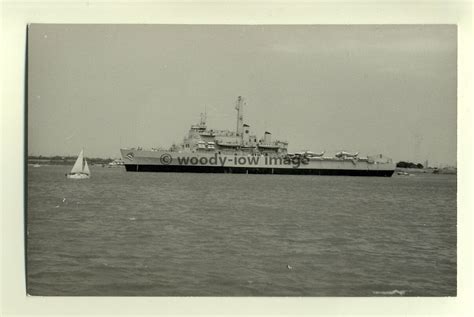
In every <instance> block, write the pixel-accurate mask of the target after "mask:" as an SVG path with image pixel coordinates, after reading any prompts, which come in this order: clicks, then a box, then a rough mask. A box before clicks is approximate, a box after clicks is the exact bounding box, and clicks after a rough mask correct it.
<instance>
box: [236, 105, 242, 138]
mask: <svg viewBox="0 0 474 317" xmlns="http://www.w3.org/2000/svg"><path fill="white" fill-rule="evenodd" d="M235 110H237V128H236V130H235V132H236V134H237V135H238V136H242V135H243V132H244V98H242V97H241V96H239V97H238V98H237V102H236V105H235Z"/></svg>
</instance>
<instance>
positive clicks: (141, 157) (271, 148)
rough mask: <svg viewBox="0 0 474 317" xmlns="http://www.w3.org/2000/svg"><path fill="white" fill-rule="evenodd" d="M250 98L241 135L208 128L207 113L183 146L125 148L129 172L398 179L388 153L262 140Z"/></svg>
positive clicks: (240, 103) (240, 102) (240, 116)
mask: <svg viewBox="0 0 474 317" xmlns="http://www.w3.org/2000/svg"><path fill="white" fill-rule="evenodd" d="M244 105H245V101H244V98H242V97H240V96H239V97H238V98H237V101H236V104H235V110H237V125H236V129H235V131H231V130H214V129H208V127H207V125H206V114H205V113H204V114H201V120H200V122H199V123H198V124H193V125H191V128H190V129H189V132H188V133H187V135H186V136H185V137H184V140H183V142H182V143H181V144H179V145H173V146H172V147H171V148H170V149H169V150H163V149H158V148H152V149H143V148H141V147H138V148H123V149H120V152H121V154H122V159H123V161H124V165H125V169H126V170H127V171H128V172H190V173H243V174H296V175H348V176H384V177H390V176H392V174H393V172H394V170H395V164H394V163H393V162H392V160H391V159H390V158H387V157H385V156H383V155H382V154H377V155H372V156H365V157H362V156H359V153H358V152H357V153H350V152H346V151H340V152H338V153H336V154H335V155H333V156H327V155H325V152H319V153H316V152H312V151H306V150H305V151H300V152H296V153H290V152H288V142H287V141H280V140H273V139H272V134H271V133H270V132H268V131H266V132H265V133H264V135H263V137H261V138H259V139H257V136H256V135H255V134H252V133H251V130H250V126H249V125H248V124H246V123H244Z"/></svg>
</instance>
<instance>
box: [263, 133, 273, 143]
mask: <svg viewBox="0 0 474 317" xmlns="http://www.w3.org/2000/svg"><path fill="white" fill-rule="evenodd" d="M263 143H265V144H270V143H272V134H271V133H270V132H268V131H265V134H264V136H263Z"/></svg>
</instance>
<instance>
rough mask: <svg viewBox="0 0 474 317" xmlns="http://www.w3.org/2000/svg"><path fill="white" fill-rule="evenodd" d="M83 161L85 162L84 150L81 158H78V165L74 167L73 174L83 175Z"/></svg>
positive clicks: (75, 164)
mask: <svg viewBox="0 0 474 317" xmlns="http://www.w3.org/2000/svg"><path fill="white" fill-rule="evenodd" d="M83 161H84V150H81V153H79V156H78V157H77V160H76V163H74V166H73V167H72V170H71V174H73V173H82V164H83Z"/></svg>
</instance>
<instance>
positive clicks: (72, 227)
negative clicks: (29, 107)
mask: <svg viewBox="0 0 474 317" xmlns="http://www.w3.org/2000/svg"><path fill="white" fill-rule="evenodd" d="M68 171H69V167H68V166H42V167H40V168H33V167H29V170H28V174H27V175H28V183H27V192H28V198H27V217H26V219H27V232H26V233H25V236H26V239H27V256H26V261H27V289H28V293H29V294H31V295H68V296H74V295H107V296H112V295H120V296H127V295H131V296H455V295H456V272H457V269H456V231H457V230H456V176H455V175H433V174H417V175H415V176H398V175H394V176H393V177H391V178H383V177H380V178H378V177H375V178H374V177H346V176H292V175H240V174H189V173H127V172H125V170H124V169H123V168H102V167H92V168H91V172H92V177H91V178H90V179H86V180H70V179H66V177H65V173H67V172H68Z"/></svg>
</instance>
